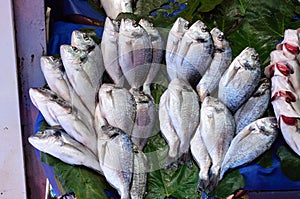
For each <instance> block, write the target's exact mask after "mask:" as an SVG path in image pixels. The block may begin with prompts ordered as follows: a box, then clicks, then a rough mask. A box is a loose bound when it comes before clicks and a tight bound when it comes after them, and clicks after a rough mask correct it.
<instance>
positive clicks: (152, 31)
mask: <svg viewBox="0 0 300 199" xmlns="http://www.w3.org/2000/svg"><path fill="white" fill-rule="evenodd" d="M139 24H140V25H141V26H142V27H143V28H144V29H145V30H146V31H147V33H148V35H149V37H150V40H151V46H152V48H151V49H152V63H151V67H150V69H149V72H148V75H147V78H146V80H145V82H144V85H143V92H144V93H145V94H148V95H151V90H150V84H152V83H154V81H155V79H156V77H157V75H158V73H159V72H160V71H161V64H162V60H163V58H164V49H165V42H164V40H163V38H162V35H161V33H160V32H159V30H158V28H156V27H154V26H153V24H152V23H150V22H149V21H147V20H146V19H141V20H140V21H139Z"/></svg>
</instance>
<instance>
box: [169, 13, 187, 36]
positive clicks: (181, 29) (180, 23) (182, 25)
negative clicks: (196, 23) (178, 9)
mask: <svg viewBox="0 0 300 199" xmlns="http://www.w3.org/2000/svg"><path fill="white" fill-rule="evenodd" d="M188 29H189V22H188V21H187V20H185V19H183V18H181V17H178V18H177V20H176V21H175V23H174V25H173V26H172V28H171V30H170V32H172V33H174V34H176V35H179V36H180V37H181V36H182V35H183V34H184V33H186V32H187V31H188Z"/></svg>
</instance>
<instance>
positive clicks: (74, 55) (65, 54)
mask: <svg viewBox="0 0 300 199" xmlns="http://www.w3.org/2000/svg"><path fill="white" fill-rule="evenodd" d="M60 55H61V58H62V60H63V63H67V64H70V65H72V64H76V65H78V64H80V63H82V62H85V61H86V60H87V57H88V52H86V51H84V50H81V49H79V48H77V47H75V46H71V45H66V44H63V45H61V46H60Z"/></svg>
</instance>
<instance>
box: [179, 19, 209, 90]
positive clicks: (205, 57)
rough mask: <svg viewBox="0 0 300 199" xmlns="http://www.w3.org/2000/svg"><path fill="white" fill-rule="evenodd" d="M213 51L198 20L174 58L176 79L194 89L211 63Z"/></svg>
mask: <svg viewBox="0 0 300 199" xmlns="http://www.w3.org/2000/svg"><path fill="white" fill-rule="evenodd" d="M213 49H214V45H213V41H212V38H211V35H210V32H209V31H208V28H207V26H206V25H205V24H204V23H203V22H202V21H200V20H198V21H196V22H195V23H194V24H193V25H192V26H191V27H190V28H189V29H188V30H187V32H186V33H184V35H183V37H182V40H181V42H180V45H179V50H178V51H177V56H176V58H175V59H176V73H177V77H178V78H182V79H185V80H187V81H188V82H189V83H190V84H191V85H192V87H195V86H196V85H197V84H198V82H199V80H200V78H201V77H202V76H203V75H204V73H205V71H206V69H207V68H208V67H209V65H210V63H211V61H212V55H213Z"/></svg>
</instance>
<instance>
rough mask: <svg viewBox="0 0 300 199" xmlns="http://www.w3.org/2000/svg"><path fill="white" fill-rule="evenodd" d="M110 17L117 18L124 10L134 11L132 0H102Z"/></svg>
mask: <svg viewBox="0 0 300 199" xmlns="http://www.w3.org/2000/svg"><path fill="white" fill-rule="evenodd" d="M100 3H101V5H102V6H103V8H104V10H105V13H106V15H107V16H108V17H110V18H112V19H115V18H117V16H118V15H119V14H120V13H122V12H125V13H126V12H129V13H132V0H100Z"/></svg>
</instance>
